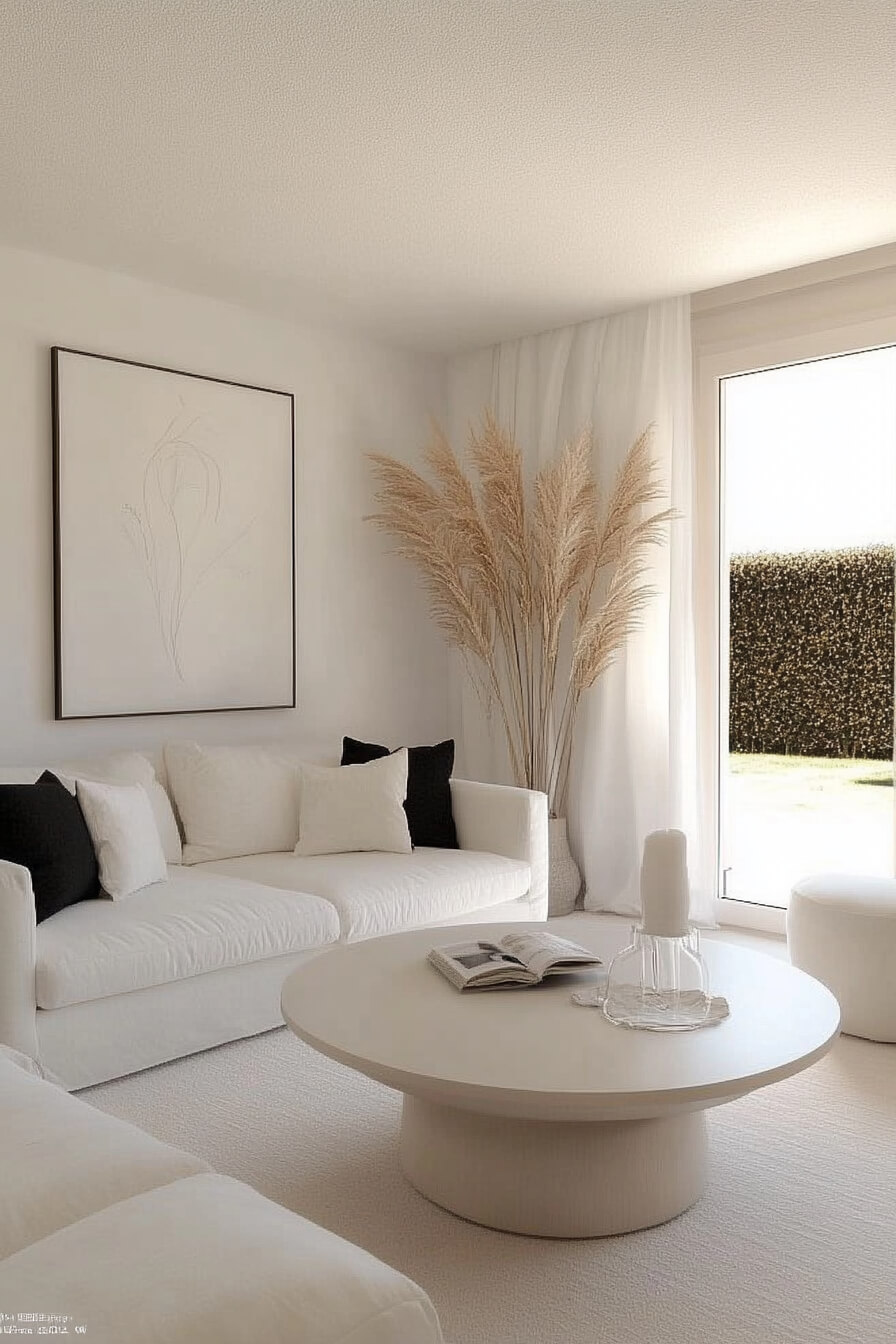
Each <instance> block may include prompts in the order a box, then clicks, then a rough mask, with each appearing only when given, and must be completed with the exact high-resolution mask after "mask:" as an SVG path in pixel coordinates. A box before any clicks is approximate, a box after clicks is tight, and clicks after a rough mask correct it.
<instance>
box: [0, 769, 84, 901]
mask: <svg viewBox="0 0 896 1344" xmlns="http://www.w3.org/2000/svg"><path fill="white" fill-rule="evenodd" d="M0 859H7V860H8V861H9V862H10V863H18V864H21V866H22V867H23V868H27V869H28V871H29V872H30V873H31V885H32V886H33V887H34V904H35V907H36V910H37V922H38V924H39V923H40V922H41V920H42V919H47V918H48V917H49V916H50V915H55V914H56V911H57V910H63V909H64V908H65V907H66V906H67V905H74V904H75V903H76V902H77V901H86V900H90V899H92V898H93V897H98V896H100V895H101V892H100V875H99V870H98V868H97V863H96V855H95V854H94V852H93V843H92V841H91V839H90V832H89V831H88V829H87V823H86V821H85V820H84V814H83V813H82V811H81V808H80V806H79V804H78V800H77V798H75V796H74V795H73V794H71V793H69V791H68V789H67V788H66V787H65V785H64V784H60V782H59V780H58V779H57V778H56V776H55V775H53V774H51V773H50V771H49V770H45V771H44V773H43V774H42V775H41V777H40V779H39V780H38V781H37V783H36V784H0Z"/></svg>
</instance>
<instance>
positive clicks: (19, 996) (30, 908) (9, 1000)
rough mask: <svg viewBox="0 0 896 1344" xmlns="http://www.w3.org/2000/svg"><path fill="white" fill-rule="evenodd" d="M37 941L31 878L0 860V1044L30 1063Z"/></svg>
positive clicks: (34, 1037)
mask: <svg viewBox="0 0 896 1344" xmlns="http://www.w3.org/2000/svg"><path fill="white" fill-rule="evenodd" d="M36 941H37V928H36V916H35V911H34V892H33V891H32V888H31V874H30V873H29V871H28V869H27V868H22V867H20V866H19V865H18V864H16V863H7V862H6V861H5V860H3V859H0V1041H3V1042H4V1043H5V1044H6V1045H11V1046H12V1047H13V1049H14V1050H21V1051H22V1053H23V1054H25V1055H29V1056H31V1058H32V1059H36V1058H37V1056H38V1045H37V1032H36V1028H35V1021H34V963H35V956H36ZM0 1310H2V1308H0Z"/></svg>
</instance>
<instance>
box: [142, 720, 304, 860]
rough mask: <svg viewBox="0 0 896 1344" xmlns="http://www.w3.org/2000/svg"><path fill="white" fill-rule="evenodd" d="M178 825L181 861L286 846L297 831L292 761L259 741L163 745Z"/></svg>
mask: <svg viewBox="0 0 896 1344" xmlns="http://www.w3.org/2000/svg"><path fill="white" fill-rule="evenodd" d="M165 769H166V771H167V774H168V784H169V787H170V789H171V793H172V796H173V798H174V801H175V803H176V804H177V810H178V813H179V814H180V819H181V823H182V825H183V828H184V840H185V843H184V851H183V861H184V863H202V862H204V861H205V860H207V859H224V858H228V857H230V856H231V855H236V854H262V853H265V852H269V851H272V850H283V849H292V848H293V847H294V846H295V844H296V841H297V840H298V837H299V803H298V771H297V767H296V764H295V762H294V761H290V760H288V759H286V758H285V757H282V756H279V755H278V754H277V753H276V752H275V751H272V750H268V749H265V748H263V747H200V746H199V745H198V744H197V743H196V742H168V743H167V744H166V746H165Z"/></svg>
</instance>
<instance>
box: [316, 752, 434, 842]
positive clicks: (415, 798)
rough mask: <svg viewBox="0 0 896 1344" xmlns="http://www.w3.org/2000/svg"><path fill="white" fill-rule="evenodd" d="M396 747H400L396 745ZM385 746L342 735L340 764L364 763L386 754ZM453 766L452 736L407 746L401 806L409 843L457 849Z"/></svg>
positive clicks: (387, 754) (387, 753)
mask: <svg viewBox="0 0 896 1344" xmlns="http://www.w3.org/2000/svg"><path fill="white" fill-rule="evenodd" d="M396 750H400V748H396ZM391 754H392V753H391V752H390V751H389V748H388V747H382V746H378V745H377V744H375V743H373V742H359V741H358V739H357V738H354V737H344V738H343V739H342V762H341V764H342V765H366V764H367V762H368V761H376V760H379V759H380V757H381V756H390V755H391ZM453 769H454V739H453V738H448V739H447V741H445V742H437V743H436V744H435V746H432V747H408V796H407V799H406V800H405V805H404V810H405V812H406V813H407V818H408V830H409V831H410V833H411V843H412V844H413V845H431V846H432V847H433V848H435V849H457V848H458V843H457V830H456V829H455V825H454V815H453V813H452V811H451V772H452V770H453Z"/></svg>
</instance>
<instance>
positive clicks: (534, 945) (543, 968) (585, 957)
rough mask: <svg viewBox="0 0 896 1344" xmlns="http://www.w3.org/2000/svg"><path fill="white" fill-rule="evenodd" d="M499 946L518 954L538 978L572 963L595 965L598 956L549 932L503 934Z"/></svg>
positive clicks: (572, 966)
mask: <svg viewBox="0 0 896 1344" xmlns="http://www.w3.org/2000/svg"><path fill="white" fill-rule="evenodd" d="M500 945H501V947H502V948H503V949H504V950H505V951H507V952H509V953H511V955H513V956H515V957H518V958H519V960H520V961H521V962H523V963H524V964H525V965H526V966H528V968H529V970H530V971H532V972H533V973H534V974H535V975H536V977H537V978H538V979H539V980H540V979H541V977H542V976H543V975H548V974H550V972H551V971H552V970H553V969H554V968H556V969H557V970H558V971H568V970H572V969H574V968H575V967H576V966H599V965H600V958H599V957H598V956H596V955H595V954H594V953H593V952H590V951H589V950H588V948H587V947H582V946H581V944H580V943H572V942H570V941H569V939H568V938H558V937H557V935H556V934H553V933H528V932H520V933H507V934H505V935H504V937H503V938H502V939H501V944H500Z"/></svg>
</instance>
